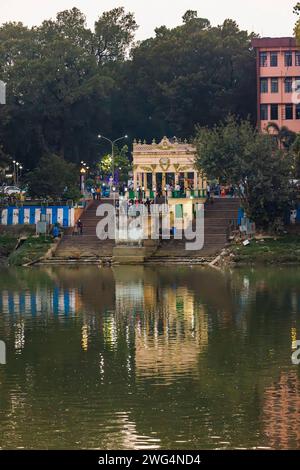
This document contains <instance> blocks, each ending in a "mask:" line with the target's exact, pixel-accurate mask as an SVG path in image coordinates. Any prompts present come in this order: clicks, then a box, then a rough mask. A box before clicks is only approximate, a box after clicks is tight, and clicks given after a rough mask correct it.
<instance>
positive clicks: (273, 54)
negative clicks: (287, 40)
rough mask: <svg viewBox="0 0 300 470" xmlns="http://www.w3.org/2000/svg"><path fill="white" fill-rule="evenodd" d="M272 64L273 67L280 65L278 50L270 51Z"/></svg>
mask: <svg viewBox="0 0 300 470" xmlns="http://www.w3.org/2000/svg"><path fill="white" fill-rule="evenodd" d="M270 65H271V67H277V66H278V53H277V52H271V53H270Z"/></svg>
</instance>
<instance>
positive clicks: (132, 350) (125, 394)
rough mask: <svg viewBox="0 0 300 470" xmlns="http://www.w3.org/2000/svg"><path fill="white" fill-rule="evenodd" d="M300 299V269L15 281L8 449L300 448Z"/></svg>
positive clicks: (4, 372) (180, 270)
mask: <svg viewBox="0 0 300 470" xmlns="http://www.w3.org/2000/svg"><path fill="white" fill-rule="evenodd" d="M299 286H300V271H299V270H296V269H295V271H294V272H291V270H288V271H284V273H280V272H279V271H278V272H274V271H272V270H251V269H250V270H249V269H247V270H237V271H233V272H224V273H223V272H218V271H214V270H208V269H203V268H190V267H177V268H176V269H174V268H172V267H171V268H170V267H159V268H157V267H155V268H152V267H122V266H120V267H114V268H113V269H110V268H96V267H80V268H71V269H70V268H65V267H60V268H43V269H34V270H14V269H8V270H7V271H5V270H3V275H2V278H1V288H0V312H1V314H0V337H1V338H5V339H6V343H7V357H8V363H9V367H7V368H1V369H0V397H1V406H0V419H1V422H2V428H3V437H2V438H0V447H1V446H5V445H8V446H9V445H11V447H17V446H18V443H19V442H22V445H23V444H25V445H27V447H39V445H42V446H46V445H47V442H49V441H51V442H52V443H53V447H56V448H63V447H68V448H69V447H72V448H76V447H80V443H81V444H82V443H84V445H85V446H87V447H93V448H97V447H99V446H101V448H103V449H106V448H108V449H109V448H113V447H115V448H120V449H121V448H122V449H124V448H159V447H162V448H171V449H174V448H178V446H179V447H180V448H182V447H183V448H187V449H191V448H216V447H218V448H229V447H230V448H233V447H244V448H245V447H246V448H255V447H258V446H259V445H261V446H263V447H271V448H297V447H299V445H300V441H299V439H300V438H299V432H298V431H299V429H300V424H299V423H300V409H299V403H300V402H299V399H300V388H299V367H298V368H297V367H295V366H293V365H292V364H291V353H292V350H293V347H294V346H293V345H294V344H295V341H296V339H297V338H298V332H299V331H300V325H299V312H300V287H299ZM56 408H57V412H56V413H54V414H53V409H56ZM50 409H51V410H52V412H51V418H50V416H49V412H48V411H49V410H50ZM47 410H48V411H47ZM49 420H50V421H49ZM52 421H53V427H52V426H51V425H49V422H52ZM79 422H80V423H82V422H84V423H85V427H81V426H78V423H79ZM43 423H45V425H44V424H43ZM32 427H33V428H34V432H31V429H32ZM29 428H30V429H29ZM35 436H38V439H39V441H38V442H37V441H36V437H35ZM78 443H79V444H78Z"/></svg>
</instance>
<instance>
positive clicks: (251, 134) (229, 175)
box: [196, 116, 292, 227]
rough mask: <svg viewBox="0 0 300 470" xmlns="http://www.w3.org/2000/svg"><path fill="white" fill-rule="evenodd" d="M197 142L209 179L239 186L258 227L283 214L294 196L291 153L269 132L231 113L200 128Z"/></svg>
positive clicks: (201, 163)
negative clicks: (210, 126)
mask: <svg viewBox="0 0 300 470" xmlns="http://www.w3.org/2000/svg"><path fill="white" fill-rule="evenodd" d="M196 144H197V152H198V157H197V163H198V166H199V168H201V169H203V170H204V171H205V173H206V174H207V176H208V178H210V179H213V178H218V179H220V180H221V181H223V182H224V181H225V182H226V183H227V184H232V185H234V186H236V187H237V188H238V190H239V195H240V197H241V200H242V203H243V206H244V208H245V210H246V213H247V215H248V217H250V218H251V219H252V220H253V221H254V222H256V224H257V226H258V227H268V226H270V225H273V224H274V223H275V222H276V219H277V218H279V217H280V218H282V217H283V214H284V210H285V209H286V208H288V205H289V203H290V198H291V189H290V182H289V180H290V177H291V168H292V165H291V157H290V155H289V154H288V153H286V152H284V151H282V150H280V149H279V148H278V146H277V142H276V141H274V139H272V137H271V136H270V135H268V134H261V133H259V132H258V131H257V130H256V129H254V128H253V127H252V125H251V123H250V122H249V121H241V122H239V121H237V120H236V119H235V118H234V117H232V116H230V117H228V118H227V119H226V121H225V122H224V123H222V124H220V125H219V126H215V127H214V128H213V129H208V128H198V132H197V138H196Z"/></svg>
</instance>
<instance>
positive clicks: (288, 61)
mask: <svg viewBox="0 0 300 470" xmlns="http://www.w3.org/2000/svg"><path fill="white" fill-rule="evenodd" d="M284 65H285V66H286V67H292V65H293V54H292V52H291V51H287V52H285V53H284Z"/></svg>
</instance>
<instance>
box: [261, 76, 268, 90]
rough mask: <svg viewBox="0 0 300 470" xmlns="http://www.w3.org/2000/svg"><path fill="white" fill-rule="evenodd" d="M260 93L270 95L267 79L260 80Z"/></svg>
mask: <svg viewBox="0 0 300 470" xmlns="http://www.w3.org/2000/svg"><path fill="white" fill-rule="evenodd" d="M260 92H261V93H268V79H267V78H261V79H260Z"/></svg>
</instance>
